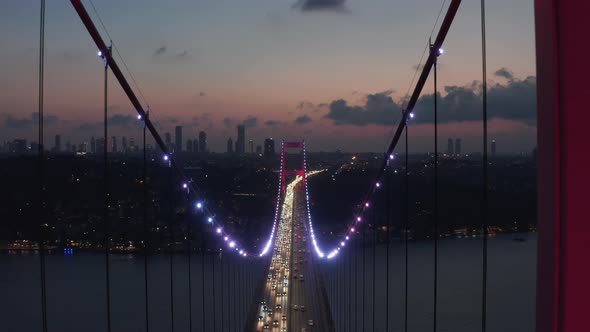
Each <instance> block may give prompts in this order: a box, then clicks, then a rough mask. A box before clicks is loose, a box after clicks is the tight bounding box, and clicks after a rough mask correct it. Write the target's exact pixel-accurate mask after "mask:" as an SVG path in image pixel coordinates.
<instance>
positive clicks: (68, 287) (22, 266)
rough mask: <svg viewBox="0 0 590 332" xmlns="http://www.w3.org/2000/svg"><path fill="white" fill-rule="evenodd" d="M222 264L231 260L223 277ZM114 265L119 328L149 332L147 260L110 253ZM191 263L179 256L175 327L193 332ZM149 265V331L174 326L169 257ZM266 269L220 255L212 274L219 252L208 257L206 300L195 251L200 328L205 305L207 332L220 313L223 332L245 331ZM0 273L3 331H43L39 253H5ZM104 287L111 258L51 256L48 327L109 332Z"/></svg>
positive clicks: (61, 331)
mask: <svg viewBox="0 0 590 332" xmlns="http://www.w3.org/2000/svg"><path fill="white" fill-rule="evenodd" d="M220 262H223V263H224V264H223V278H222V275H221V274H222V271H221V269H222V268H221V266H222V265H220ZM242 262H243V263H245V262H244V261H242ZM110 263H111V301H112V302H111V303H112V304H111V306H112V311H111V312H112V331H121V332H123V331H125V332H133V331H138V332H139V331H145V330H146V329H145V296H144V294H145V293H144V287H145V286H144V285H145V283H144V261H143V257H141V256H132V255H111V259H110ZM187 263H188V260H187V258H186V256H182V255H176V256H174V258H173V275H174V325H175V331H188V330H189V310H188V301H189V296H188V295H189V291H188V264H187ZM148 266H149V269H148V276H149V281H148V285H149V320H150V323H149V324H150V331H171V329H172V321H171V310H170V303H171V296H170V258H169V256H166V255H161V256H153V257H151V258H150V259H149V262H148ZM262 266H263V265H262V264H261V262H260V263H247V264H241V265H240V266H239V267H237V266H236V264H229V265H228V264H227V259H224V261H221V260H220V259H219V257H216V259H215V272H213V257H212V256H207V257H206V261H205V271H206V275H205V297H204V299H205V301H204V302H203V296H202V294H203V292H202V285H203V284H202V264H201V257H200V256H194V257H193V259H192V261H191V274H192V283H191V285H192V320H193V331H201V330H202V322H203V303H204V304H205V323H206V330H207V331H212V330H213V327H214V325H213V324H214V323H213V317H215V328H216V330H217V331H221V327H222V326H223V328H224V331H240V330H242V326H244V324H245V319H246V311H247V309H248V308H249V306H250V305H251V303H252V301H253V299H254V296H253V291H254V289H255V284H256V282H257V280H259V278H262V277H264V276H263V275H262V274H263V273H264V270H263V269H262V268H261V267H262ZM0 271H2V273H0V294H2V300H1V301H0V326H1V327H2V329H1V331H2V332H17V331H18V332H21V331H23V332H24V331H26V332H29V331H41V302H40V279H39V257H38V256H37V255H36V254H35V253H32V252H30V253H16V254H14V253H11V254H7V253H3V254H0ZM228 276H231V277H228ZM214 284H215V285H214ZM105 289H106V286H105V257H104V255H100V254H89V253H82V254H75V255H73V256H64V255H57V254H56V255H49V256H47V305H48V312H47V314H48V325H49V331H56V332H68V331H72V332H74V331H75V332H79V331H88V332H93V331H97V332H98V331H101V332H103V331H106V317H107V316H106V298H105ZM214 291H215V295H214ZM222 291H223V297H222V295H221V294H222V293H221V292H222ZM214 308H216V310H214ZM222 308H223V310H222ZM214 313H216V315H215V316H214ZM222 313H223V314H222ZM236 318H238V319H236ZM230 322H231V326H230V325H229V323H230Z"/></svg>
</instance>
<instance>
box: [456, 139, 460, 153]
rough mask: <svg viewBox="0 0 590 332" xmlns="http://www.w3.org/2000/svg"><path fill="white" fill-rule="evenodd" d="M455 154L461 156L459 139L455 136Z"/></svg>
mask: <svg viewBox="0 0 590 332" xmlns="http://www.w3.org/2000/svg"><path fill="white" fill-rule="evenodd" d="M455 154H456V155H457V156H461V139H460V138H457V139H456V140H455Z"/></svg>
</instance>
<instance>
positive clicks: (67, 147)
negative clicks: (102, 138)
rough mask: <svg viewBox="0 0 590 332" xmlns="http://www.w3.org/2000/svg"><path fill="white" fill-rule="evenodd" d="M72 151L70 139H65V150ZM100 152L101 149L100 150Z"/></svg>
mask: <svg viewBox="0 0 590 332" xmlns="http://www.w3.org/2000/svg"><path fill="white" fill-rule="evenodd" d="M70 151H72V144H70V141H66V152H70ZM101 152H102V150H101Z"/></svg>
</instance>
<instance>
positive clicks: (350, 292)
mask: <svg viewBox="0 0 590 332" xmlns="http://www.w3.org/2000/svg"><path fill="white" fill-rule="evenodd" d="M346 256H347V261H348V285H347V288H348V329H349V330H352V250H349V251H348V252H347V255H346Z"/></svg>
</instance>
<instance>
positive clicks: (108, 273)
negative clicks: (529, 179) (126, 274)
mask: <svg viewBox="0 0 590 332" xmlns="http://www.w3.org/2000/svg"><path fill="white" fill-rule="evenodd" d="M107 52H109V53H110V52H111V47H109V48H108V50H107ZM108 70H109V64H108V60H107V57H106V56H105V57H104V144H103V154H104V155H103V159H104V211H103V212H104V216H103V218H104V229H105V234H104V242H105V243H104V256H105V274H106V301H107V331H108V332H111V271H110V269H111V267H110V262H109V251H110V243H111V239H110V236H111V234H110V233H111V225H110V222H109V172H108V168H109V165H108V162H109V160H108V155H107V152H108V149H107V148H108V136H107V135H108V132H107V125H108V120H107V116H108V114H107V86H108V80H107V78H108V73H109V71H108Z"/></svg>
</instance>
